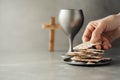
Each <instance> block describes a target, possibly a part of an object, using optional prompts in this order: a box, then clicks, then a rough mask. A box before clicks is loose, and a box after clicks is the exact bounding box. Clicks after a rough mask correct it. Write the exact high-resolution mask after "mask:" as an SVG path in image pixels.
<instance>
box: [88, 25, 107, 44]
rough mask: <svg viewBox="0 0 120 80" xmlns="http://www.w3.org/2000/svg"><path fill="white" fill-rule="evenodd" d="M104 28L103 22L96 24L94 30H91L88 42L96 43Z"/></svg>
mask: <svg viewBox="0 0 120 80" xmlns="http://www.w3.org/2000/svg"><path fill="white" fill-rule="evenodd" d="M104 30H105V25H104V24H103V23H100V24H99V25H97V26H96V28H95V30H94V31H93V32H92V36H91V39H90V42H91V43H96V42H98V41H100V39H101V35H102V33H103V31H104Z"/></svg>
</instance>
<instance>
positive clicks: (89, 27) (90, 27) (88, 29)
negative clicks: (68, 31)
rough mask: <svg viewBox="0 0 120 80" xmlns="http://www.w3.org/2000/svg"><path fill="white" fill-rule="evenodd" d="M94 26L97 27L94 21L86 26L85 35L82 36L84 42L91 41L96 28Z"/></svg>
mask: <svg viewBox="0 0 120 80" xmlns="http://www.w3.org/2000/svg"><path fill="white" fill-rule="evenodd" d="M94 27H95V25H94V23H93V22H90V23H89V24H88V25H87V27H86V29H85V31H84V34H83V37H82V41H83V42H87V41H90V39H91V35H92V32H93V31H94V29H95V28H94Z"/></svg>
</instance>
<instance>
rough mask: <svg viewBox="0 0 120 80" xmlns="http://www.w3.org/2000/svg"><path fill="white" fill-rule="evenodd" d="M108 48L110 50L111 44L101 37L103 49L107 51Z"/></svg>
mask: <svg viewBox="0 0 120 80" xmlns="http://www.w3.org/2000/svg"><path fill="white" fill-rule="evenodd" d="M109 48H111V43H110V42H109V40H108V39H107V38H105V37H103V49H105V50H107V49H109Z"/></svg>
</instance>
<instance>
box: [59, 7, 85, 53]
mask: <svg viewBox="0 0 120 80" xmlns="http://www.w3.org/2000/svg"><path fill="white" fill-rule="evenodd" d="M58 19H59V23H60V25H61V27H62V30H63V31H64V32H65V34H66V35H67V37H68V40H69V50H68V52H73V40H74V37H75V35H76V34H77V33H78V32H79V30H80V29H81V27H82V25H83V22H84V14H83V11H82V10H81V9H80V10H75V9H61V10H60V12H59V17H58Z"/></svg>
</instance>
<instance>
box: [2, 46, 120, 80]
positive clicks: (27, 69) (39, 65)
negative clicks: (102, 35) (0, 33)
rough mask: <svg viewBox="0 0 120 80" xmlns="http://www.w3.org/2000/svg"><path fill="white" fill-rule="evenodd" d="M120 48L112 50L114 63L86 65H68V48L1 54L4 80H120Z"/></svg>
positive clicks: (109, 52)
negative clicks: (66, 57) (65, 57)
mask: <svg viewBox="0 0 120 80" xmlns="http://www.w3.org/2000/svg"><path fill="white" fill-rule="evenodd" d="M119 52H120V49H119V47H115V48H112V49H110V50H108V51H107V52H106V54H105V56H108V57H112V59H113V61H112V63H111V65H106V66H96V67H83V66H71V65H68V64H65V63H64V62H63V60H62V58H61V55H63V54H65V51H55V52H54V53H49V52H48V51H45V50H40V51H28V52H13V53H12V52H11V53H10V52H4V53H2V52H1V53H0V80H120V55H119Z"/></svg>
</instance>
